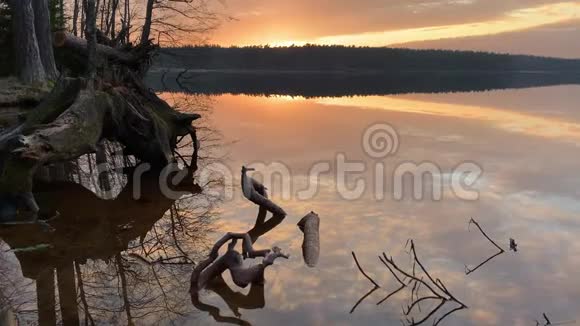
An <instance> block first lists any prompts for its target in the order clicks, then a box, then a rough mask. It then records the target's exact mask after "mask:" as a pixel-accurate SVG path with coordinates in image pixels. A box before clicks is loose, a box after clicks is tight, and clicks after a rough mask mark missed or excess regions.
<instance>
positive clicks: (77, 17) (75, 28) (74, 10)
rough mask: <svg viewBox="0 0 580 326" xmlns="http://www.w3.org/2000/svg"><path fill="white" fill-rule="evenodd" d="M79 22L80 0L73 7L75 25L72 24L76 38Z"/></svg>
mask: <svg viewBox="0 0 580 326" xmlns="http://www.w3.org/2000/svg"><path fill="white" fill-rule="evenodd" d="M78 20H79V0H75V2H74V7H73V23H72V32H73V34H74V36H78V29H77V24H78Z"/></svg>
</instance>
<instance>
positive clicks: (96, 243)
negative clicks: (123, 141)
mask: <svg viewBox="0 0 580 326" xmlns="http://www.w3.org/2000/svg"><path fill="white" fill-rule="evenodd" d="M186 104H191V103H190V102H187V103H186ZM198 131H199V129H198ZM188 138H189V137H188ZM199 138H201V139H204V140H207V143H205V144H207V146H206V147H205V148H203V149H202V150H201V152H202V153H203V155H199V156H200V157H201V156H203V157H205V158H206V159H205V160H200V162H199V163H198V162H196V159H197V158H198V155H197V154H198V153H197V152H196V151H197V146H195V145H197V143H196V144H193V143H192V141H191V140H189V139H181V140H180V141H181V142H180V146H178V147H179V148H181V151H180V153H179V155H176V156H178V157H179V158H180V159H178V161H179V164H180V166H181V168H180V170H182V171H187V172H188V176H187V177H186V178H185V179H184V180H183V181H182V182H180V183H179V184H177V185H172V184H171V183H169V182H168V186H169V188H170V189H171V190H174V191H179V192H183V193H186V195H183V196H181V197H180V198H179V199H177V200H175V199H171V198H168V196H166V195H165V194H164V193H163V190H162V188H161V187H160V185H159V183H160V182H159V177H160V174H159V171H153V170H152V171H148V172H146V173H145V174H143V175H142V176H138V177H137V178H133V176H134V175H138V174H135V173H134V172H135V171H136V170H137V169H139V164H138V162H136V161H135V159H134V158H133V157H132V156H131V155H128V153H123V149H122V148H120V147H119V146H118V145H116V144H114V143H108V142H103V143H102V148H100V149H97V153H94V154H89V155H84V156H83V157H80V158H79V159H77V160H76V161H69V162H65V163H62V164H57V165H52V166H49V167H46V168H44V169H42V172H41V173H39V174H38V176H37V180H35V184H34V193H35V197H36V198H37V201H38V203H39V206H40V209H41V211H40V213H39V215H40V216H41V218H49V219H48V223H49V224H50V226H51V228H52V229H53V230H52V231H51V232H47V231H46V229H43V228H42V227H41V226H40V225H38V224H16V223H15V224H2V225H0V238H2V240H3V243H5V244H6V245H7V246H9V247H10V248H12V251H14V255H12V254H10V253H7V252H6V250H4V251H3V252H2V254H0V259H2V264H1V266H0V268H2V269H6V270H7V272H6V273H2V274H3V278H0V282H1V283H0V286H2V288H1V291H0V293H1V295H0V301H2V305H3V306H10V307H11V310H12V311H14V312H16V313H17V315H18V316H19V319H21V321H26V322H30V323H32V324H37V323H38V324H40V325H56V324H58V323H60V322H62V323H63V324H64V325H78V324H79V322H80V323H81V324H85V325H93V324H95V325H97V324H128V325H139V324H159V323H169V322H172V321H177V320H179V319H180V318H182V317H184V316H186V315H188V314H190V313H192V312H193V310H194V308H193V307H192V306H191V303H190V301H189V300H190V299H189V294H188V293H187V290H186V288H184V284H186V282H187V280H188V279H189V277H190V275H191V270H192V267H193V265H194V262H196V261H198V260H199V259H200V257H201V253H202V252H203V251H204V250H205V249H206V247H207V241H206V235H207V233H208V232H209V231H211V224H212V221H213V220H214V219H215V214H214V208H215V205H216V203H217V198H215V197H212V196H210V195H208V192H207V191H206V190H210V189H209V188H211V187H212V186H215V185H219V181H217V180H210V182H209V183H207V184H204V188H203V189H202V187H200V186H199V185H197V184H196V183H195V182H194V181H193V180H194V178H193V174H194V172H195V170H196V168H197V166H198V165H199V166H202V165H203V164H208V162H211V160H212V159H213V158H212V153H211V149H212V146H215V145H214V144H213V142H212V141H209V140H210V139H212V140H213V141H216V140H217V137H216V136H215V134H212V133H210V132H209V130H208V131H207V132H204V131H201V135H200V137H199ZM180 160H181V161H180ZM105 162H106V164H102V163H105ZM99 164H100V166H98V165H99ZM173 176H174V174H170V175H169V176H168V178H167V179H165V180H164V181H168V180H171V178H172V177H173ZM107 192H108V193H107ZM136 194H138V196H137V197H136V196H135V195H136ZM106 198H111V199H106ZM7 246H4V247H7ZM6 249H8V248H6ZM14 258H16V259H17V261H16V259H14ZM6 260H8V261H10V260H11V262H10V263H6V264H4V261H6ZM18 263H19V264H20V268H18V267H17V266H18V265H17V264H18ZM20 270H21V272H22V275H23V276H24V277H26V278H29V279H32V280H34V281H36V284H34V282H28V286H27V287H26V286H25V287H23V286H22V285H21V284H19V283H16V282H15V281H14V280H12V279H9V280H7V279H6V276H8V275H15V274H19V273H20ZM3 272H4V271H3ZM8 272H10V273H8ZM15 276H16V277H15V278H16V279H19V280H20V281H21V282H24V284H25V285H26V284H27V283H26V282H25V281H23V279H22V278H21V277H19V275H15ZM55 280H56V282H55ZM35 287H36V288H35ZM5 297H6V298H7V299H4V298H5ZM21 301H23V302H21ZM37 307H39V308H37ZM0 310H1V309H0Z"/></svg>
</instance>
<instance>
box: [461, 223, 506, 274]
mask: <svg viewBox="0 0 580 326" xmlns="http://www.w3.org/2000/svg"><path fill="white" fill-rule="evenodd" d="M471 224H474V225H475V226H476V227H477V228H478V229H479V232H481V234H483V236H484V237H485V238H486V239H487V240H488V241H489V242H491V244H492V245H494V247H496V248H497V250H498V252H497V253H495V254H494V255H492V256H490V257H489V258H487V259H486V260H484V261H482V262H481V263H480V264H479V265H477V266H475V267H474V268H469V267H467V265H466V266H465V275H469V274H471V273H473V272H475V271H476V270H478V269H479V268H480V267H481V266H483V265H485V264H487V263H488V262H490V261H491V260H492V259H494V258H495V257H497V256H499V255H501V254H503V253H504V252H505V250H503V249H502V247H500V246H499V245H498V244H497V243H495V241H493V240H492V239H491V238H490V237H489V236H488V235H487V233H485V231H483V229H482V228H481V226H480V225H479V223H477V221H476V220H474V219H473V218H471V219H470V220H469V225H468V229H469V226H470V225H471Z"/></svg>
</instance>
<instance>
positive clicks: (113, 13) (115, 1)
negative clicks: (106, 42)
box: [107, 0, 119, 40]
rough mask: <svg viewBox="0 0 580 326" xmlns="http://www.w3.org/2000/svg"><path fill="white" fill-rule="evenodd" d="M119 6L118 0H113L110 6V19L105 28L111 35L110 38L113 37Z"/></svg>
mask: <svg viewBox="0 0 580 326" xmlns="http://www.w3.org/2000/svg"><path fill="white" fill-rule="evenodd" d="M118 7H119V0H113V5H112V8H111V20H110V21H109V26H108V27H107V30H108V32H109V34H110V36H111V39H112V40H114V39H115V27H116V26H115V24H116V20H117V8H118Z"/></svg>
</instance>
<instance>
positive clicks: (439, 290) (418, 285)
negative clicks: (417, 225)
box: [351, 240, 467, 326]
mask: <svg viewBox="0 0 580 326" xmlns="http://www.w3.org/2000/svg"><path fill="white" fill-rule="evenodd" d="M408 243H409V244H410V251H409V255H410V256H411V258H412V261H413V263H412V264H413V265H412V269H411V271H409V272H408V271H405V270H403V269H402V268H400V267H399V266H398V265H397V264H396V263H395V261H394V260H393V258H392V257H388V256H387V254H386V253H383V255H382V257H381V256H379V260H380V261H381V262H382V263H383V265H385V267H386V268H387V269H388V270H389V272H390V273H391V274H392V275H393V277H394V278H395V279H396V280H397V282H398V283H399V285H400V286H399V287H398V288H397V289H396V290H394V291H393V292H391V293H389V294H388V295H387V296H386V297H385V298H383V299H382V300H380V301H379V302H378V303H377V305H380V304H382V303H383V302H385V301H387V300H388V299H389V298H390V297H392V296H394V295H395V294H397V293H399V292H400V291H401V290H403V289H404V288H409V289H410V303H409V304H408V305H407V307H406V309H405V308H404V309H403V315H404V316H405V321H406V323H407V324H408V325H411V326H415V325H421V324H423V323H425V322H426V321H428V320H429V319H431V318H432V317H433V316H435V314H436V313H437V312H438V311H440V309H441V308H443V307H444V306H445V305H446V304H454V305H455V306H456V307H455V308H453V309H451V310H449V311H447V312H445V313H444V314H442V315H441V316H440V317H439V318H435V319H434V321H433V325H438V324H439V323H441V322H442V321H443V320H444V319H445V318H447V317H448V316H450V315H451V314H453V313H455V312H457V311H459V310H462V309H466V308H467V306H466V305H465V304H464V303H463V302H461V301H459V300H458V299H457V298H456V297H455V296H454V295H453V294H452V293H451V292H450V291H449V290H448V289H447V287H446V286H445V285H444V284H443V282H442V281H441V280H440V279H438V278H433V277H432V276H431V274H430V273H429V272H428V271H427V269H426V268H425V266H424V265H423V263H422V262H421V261H420V260H419V257H418V256H417V252H416V250H415V243H414V242H413V240H410V241H409V242H408ZM352 256H353V258H354V260H355V263H356V265H357V267H358V269H359V270H360V272H361V273H362V274H363V275H364V276H365V277H366V278H367V279H368V280H369V281H370V282H371V283H372V284H373V285H374V288H373V289H371V291H369V292H368V293H367V294H365V295H364V296H363V297H362V298H361V299H359V301H358V302H357V303H356V304H355V305H354V307H353V308H352V309H351V313H352V312H353V311H354V310H355V309H356V307H357V306H358V305H359V304H360V303H361V302H362V301H364V300H365V299H366V298H367V297H368V296H369V295H370V294H371V293H373V292H374V291H376V290H377V289H378V288H380V287H381V286H380V285H379V284H378V283H377V282H376V281H375V280H374V279H372V278H371V277H370V276H368V274H367V273H366V272H364V270H363V269H362V267H361V266H360V264H359V262H358V260H357V258H356V255H355V254H354V252H353V253H352ZM417 267H418V268H417ZM419 273H420V274H422V276H421V275H420V274H419ZM421 289H427V290H428V291H427V292H428V294H425V295H423V296H422V295H421V293H420V290H421ZM428 301H435V302H438V304H437V306H435V307H434V308H432V309H431V310H429V311H428V312H427V313H426V314H424V316H423V317H422V318H421V319H419V320H418V321H416V320H415V318H414V317H413V316H411V315H412V314H413V312H414V311H415V310H418V312H422V310H421V303H424V302H428Z"/></svg>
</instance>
